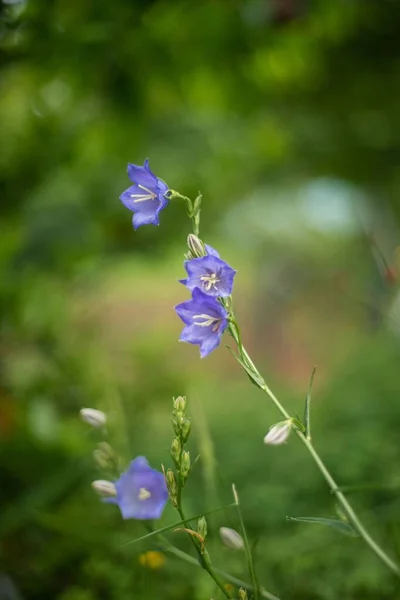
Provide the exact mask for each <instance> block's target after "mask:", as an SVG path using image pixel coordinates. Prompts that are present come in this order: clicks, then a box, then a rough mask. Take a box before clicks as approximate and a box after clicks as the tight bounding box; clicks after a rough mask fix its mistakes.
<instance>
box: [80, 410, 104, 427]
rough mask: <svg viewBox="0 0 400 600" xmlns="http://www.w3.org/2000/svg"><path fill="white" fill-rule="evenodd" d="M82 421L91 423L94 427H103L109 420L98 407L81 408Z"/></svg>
mask: <svg viewBox="0 0 400 600" xmlns="http://www.w3.org/2000/svg"><path fill="white" fill-rule="evenodd" d="M79 414H80V416H81V419H82V421H85V423H89V425H91V426H92V427H103V425H105V424H106V422H107V416H106V415H105V413H103V412H102V411H101V410H97V409H96V408H81V410H80V411H79Z"/></svg>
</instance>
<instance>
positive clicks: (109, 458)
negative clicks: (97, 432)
mask: <svg viewBox="0 0 400 600" xmlns="http://www.w3.org/2000/svg"><path fill="white" fill-rule="evenodd" d="M93 458H94V460H95V462H96V464H97V465H98V466H99V467H101V468H102V469H108V468H110V467H112V466H113V465H114V464H115V459H116V457H115V454H114V451H113V449H112V448H111V446H110V444H108V443H107V442H100V444H99V445H98V446H97V449H96V450H94V452H93Z"/></svg>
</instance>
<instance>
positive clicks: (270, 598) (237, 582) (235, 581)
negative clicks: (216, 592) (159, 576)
mask: <svg viewBox="0 0 400 600" xmlns="http://www.w3.org/2000/svg"><path fill="white" fill-rule="evenodd" d="M160 538H161V540H162V542H163V544H164V549H165V550H166V551H167V552H170V553H171V554H174V555H175V556H176V557H178V558H181V559H182V560H184V561H186V562H187V563H190V564H191V565H193V566H195V567H200V566H201V565H200V564H199V563H198V561H197V560H196V559H195V558H193V556H190V554H186V552H183V551H182V550H179V548H176V547H175V546H173V545H172V544H170V542H169V541H168V540H167V538H165V537H164V536H160ZM214 572H215V573H217V574H218V575H220V576H221V577H223V578H224V579H226V581H229V582H230V583H233V584H234V585H236V586H237V587H242V588H245V589H247V590H249V591H250V592H254V591H255V590H254V588H253V586H252V585H250V584H248V583H246V582H245V581H242V580H241V579H238V578H237V577H233V575H229V573H225V571H221V570H220V569H214ZM260 596H261V597H262V598H267V599H268V600H280V599H279V598H278V597H277V596H274V594H271V593H270V592H267V590H264V589H261V590H260Z"/></svg>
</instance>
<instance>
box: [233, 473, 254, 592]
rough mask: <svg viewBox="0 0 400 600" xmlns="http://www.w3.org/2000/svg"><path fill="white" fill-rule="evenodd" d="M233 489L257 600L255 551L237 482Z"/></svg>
mask: <svg viewBox="0 0 400 600" xmlns="http://www.w3.org/2000/svg"><path fill="white" fill-rule="evenodd" d="M232 491H233V497H234V499H235V504H236V508H237V512H238V515H239V521H240V528H241V530H242V536H243V541H244V548H245V551H246V556H247V564H248V568H249V574H250V577H251V581H252V584H253V591H254V598H255V600H258V599H259V597H260V595H259V586H258V582H257V577H256V570H255V567H254V561H253V553H252V551H251V548H250V544H249V538H248V537H247V531H246V527H245V525H244V521H243V515H242V510H241V508H240V502H239V496H238V493H237V491H236V486H235V484H232Z"/></svg>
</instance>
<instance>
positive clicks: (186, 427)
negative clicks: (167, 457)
mask: <svg viewBox="0 0 400 600" xmlns="http://www.w3.org/2000/svg"><path fill="white" fill-rule="evenodd" d="M179 426H180V430H181V435H182V440H183V442H184V443H185V442H186V441H187V439H188V437H189V434H190V429H191V427H192V424H191V422H190V419H189V418H188V417H184V418H183V419H182V420H181V422H180V423H179Z"/></svg>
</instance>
